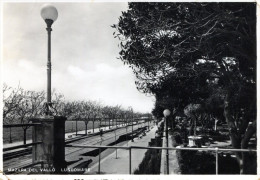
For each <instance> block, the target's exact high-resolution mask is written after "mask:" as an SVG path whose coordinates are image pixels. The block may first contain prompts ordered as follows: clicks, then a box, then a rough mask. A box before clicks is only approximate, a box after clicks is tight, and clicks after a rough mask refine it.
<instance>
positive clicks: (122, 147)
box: [66, 144, 257, 175]
mask: <svg viewBox="0 0 260 180" xmlns="http://www.w3.org/2000/svg"><path fill="white" fill-rule="evenodd" d="M66 147H75V148H97V149H99V155H98V156H99V157H98V174H100V172H101V171H100V168H101V163H100V162H101V149H106V148H110V149H125V150H129V174H132V163H131V158H132V157H131V156H132V149H157V150H181V151H215V154H216V175H218V165H219V162H218V161H219V160H218V154H219V152H225V151H231V152H257V150H254V149H223V148H217V147H216V148H188V147H171V148H167V147H144V146H128V147H125V146H85V145H84V146H83V145H76V144H75V145H73V144H71V145H66Z"/></svg>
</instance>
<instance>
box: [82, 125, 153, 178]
mask: <svg viewBox="0 0 260 180" xmlns="http://www.w3.org/2000/svg"><path fill="white" fill-rule="evenodd" d="M156 130H157V126H154V127H153V128H152V129H151V130H150V131H149V132H147V134H146V136H143V137H142V138H141V139H139V138H135V139H134V142H132V141H131V140H130V141H128V142H127V143H126V144H125V145H124V146H144V147H148V143H149V142H150V141H151V139H152V138H155V131H156ZM113 151H114V152H113V153H111V154H110V155H109V156H106V157H105V158H102V160H101V168H100V169H101V170H100V171H101V174H129V150H125V149H118V150H117V158H116V151H115V150H113ZM146 151H147V150H146V149H132V159H131V163H132V164H131V167H132V170H131V172H132V174H133V172H134V171H135V169H137V168H138V166H139V164H140V163H141V162H142V160H143V157H144V155H145V152H146ZM93 172H95V173H97V172H98V162H97V163H95V164H93V165H92V166H90V167H89V169H88V170H87V171H86V172H85V174H93Z"/></svg>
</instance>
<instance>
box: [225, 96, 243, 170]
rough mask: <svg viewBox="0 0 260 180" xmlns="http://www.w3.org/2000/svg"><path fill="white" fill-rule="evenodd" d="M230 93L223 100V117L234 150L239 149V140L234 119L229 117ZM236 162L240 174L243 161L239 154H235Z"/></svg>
mask: <svg viewBox="0 0 260 180" xmlns="http://www.w3.org/2000/svg"><path fill="white" fill-rule="evenodd" d="M229 104H230V92H228V93H227V95H226V97H225V100H224V117H225V118H226V122H227V124H228V128H229V136H230V139H231V144H232V147H233V148H234V149H240V148H241V138H240V135H239V134H238V131H237V127H236V125H235V119H234V118H233V117H232V116H231V113H230V105H229ZM236 157H237V161H238V163H239V167H240V173H242V172H243V161H242V155H241V153H240V152H237V153H236Z"/></svg>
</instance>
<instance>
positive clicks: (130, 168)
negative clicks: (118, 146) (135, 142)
mask: <svg viewBox="0 0 260 180" xmlns="http://www.w3.org/2000/svg"><path fill="white" fill-rule="evenodd" d="M131 156H132V153H131V146H130V147H129V174H132V167H131V165H132V164H131V159H132V157H131Z"/></svg>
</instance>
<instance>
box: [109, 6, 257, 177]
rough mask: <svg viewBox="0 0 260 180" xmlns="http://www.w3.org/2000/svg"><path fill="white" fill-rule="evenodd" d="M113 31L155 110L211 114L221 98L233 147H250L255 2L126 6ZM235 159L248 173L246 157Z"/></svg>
mask: <svg viewBox="0 0 260 180" xmlns="http://www.w3.org/2000/svg"><path fill="white" fill-rule="evenodd" d="M112 27H114V28H115V29H116V32H115V33H114V35H115V37H118V38H119V39H120V41H121V43H120V47H121V51H120V58H121V60H122V61H123V62H124V63H125V64H127V65H129V66H130V67H131V68H132V69H133V72H134V73H135V75H136V77H137V81H136V85H137V88H138V89H139V90H141V91H142V92H145V93H152V94H154V95H155V96H156V105H157V106H156V108H161V109H163V108H165V107H170V108H177V109H179V110H181V109H183V108H184V107H185V106H187V105H188V104H190V103H192V104H202V106H204V107H205V109H207V111H208V113H212V114H214V113H216V112H214V111H213V110H212V108H210V107H211V105H212V102H214V101H211V100H213V99H218V101H221V102H222V103H220V106H219V107H218V109H222V113H223V114H224V117H225V120H226V122H227V123H228V126H229V130H230V138H231V141H232V145H233V147H234V148H247V146H248V142H249V140H250V138H251V137H252V136H253V135H254V134H255V132H256V4H255V3H129V9H128V10H127V11H126V12H122V15H121V16H120V17H119V22H118V24H117V25H113V26H112ZM154 112H156V109H155V110H154ZM237 158H238V160H239V163H240V165H241V173H247V172H248V171H247V170H248V169H247V167H248V166H247V165H245V164H247V161H246V158H245V154H241V153H237Z"/></svg>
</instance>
